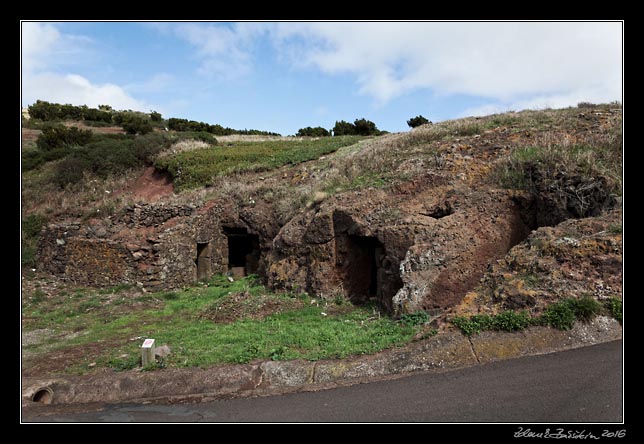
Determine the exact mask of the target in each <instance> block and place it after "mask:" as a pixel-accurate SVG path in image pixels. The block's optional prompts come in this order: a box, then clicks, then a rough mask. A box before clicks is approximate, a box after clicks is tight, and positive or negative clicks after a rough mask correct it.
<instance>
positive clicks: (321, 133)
mask: <svg viewBox="0 0 644 444" xmlns="http://www.w3.org/2000/svg"><path fill="white" fill-rule="evenodd" d="M295 135H296V136H297V137H329V136H330V135H331V133H330V132H329V131H328V130H327V129H325V128H322V127H321V126H316V127H315V128H311V127H310V126H307V127H306V128H300V129H299V130H297V134H295Z"/></svg>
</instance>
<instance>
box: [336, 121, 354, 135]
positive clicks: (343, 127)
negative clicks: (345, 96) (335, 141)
mask: <svg viewBox="0 0 644 444" xmlns="http://www.w3.org/2000/svg"><path fill="white" fill-rule="evenodd" d="M356 134H357V133H356V127H355V126H354V125H353V124H352V123H349V122H345V121H344V120H340V121H336V122H335V125H334V126H333V135H334V136H354V135H356Z"/></svg>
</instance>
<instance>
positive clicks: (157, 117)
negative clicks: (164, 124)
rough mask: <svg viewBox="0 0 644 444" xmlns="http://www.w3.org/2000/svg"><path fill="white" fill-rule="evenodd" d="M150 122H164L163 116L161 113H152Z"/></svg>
mask: <svg viewBox="0 0 644 444" xmlns="http://www.w3.org/2000/svg"><path fill="white" fill-rule="evenodd" d="M150 120H152V121H153V122H161V120H163V116H162V115H161V113H158V112H156V111H151V112H150Z"/></svg>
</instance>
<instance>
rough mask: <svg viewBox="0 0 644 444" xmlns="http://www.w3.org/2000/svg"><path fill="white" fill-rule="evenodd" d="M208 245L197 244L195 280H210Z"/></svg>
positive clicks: (203, 243)
mask: <svg viewBox="0 0 644 444" xmlns="http://www.w3.org/2000/svg"><path fill="white" fill-rule="evenodd" d="M210 256H211V255H210V243H209V242H197V259H195V264H196V265H197V280H199V281H204V280H207V279H209V278H210V275H211V274H212V270H211V260H210Z"/></svg>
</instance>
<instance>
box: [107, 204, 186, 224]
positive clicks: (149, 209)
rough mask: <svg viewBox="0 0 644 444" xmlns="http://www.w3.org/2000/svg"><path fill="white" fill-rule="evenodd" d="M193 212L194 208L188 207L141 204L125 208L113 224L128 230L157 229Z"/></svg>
mask: <svg viewBox="0 0 644 444" xmlns="http://www.w3.org/2000/svg"><path fill="white" fill-rule="evenodd" d="M193 211H194V207H191V206H188V205H165V204H158V205H149V204H146V203H142V204H135V205H133V206H131V207H128V208H126V209H125V210H124V211H123V213H122V214H121V215H119V216H118V217H117V219H116V220H115V222H116V223H119V224H123V225H125V226H126V227H128V228H133V227H157V226H159V225H161V224H163V223H164V222H166V221H168V220H170V219H172V218H175V217H184V216H190V215H191V214H192V212H193Z"/></svg>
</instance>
